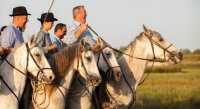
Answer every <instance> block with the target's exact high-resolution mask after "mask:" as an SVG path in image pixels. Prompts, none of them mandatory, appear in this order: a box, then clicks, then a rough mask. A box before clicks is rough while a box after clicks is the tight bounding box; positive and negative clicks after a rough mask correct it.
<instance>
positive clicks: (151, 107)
mask: <svg viewBox="0 0 200 109" xmlns="http://www.w3.org/2000/svg"><path fill="white" fill-rule="evenodd" d="M191 63H192V64H191ZM176 66H177V67H179V68H181V71H178V72H169V71H168V70H166V71H167V72H165V70H163V72H162V73H160V72H156V73H155V72H153V73H151V74H150V76H149V77H148V78H147V79H146V81H145V82H144V83H143V84H142V85H140V86H139V87H138V89H137V94H136V95H137V101H136V105H135V108H134V109H200V55H195V56H193V55H187V56H184V60H183V61H182V62H181V63H180V64H178V65H175V66H174V68H176ZM164 69H165V68H164ZM145 75H146V74H145Z"/></svg>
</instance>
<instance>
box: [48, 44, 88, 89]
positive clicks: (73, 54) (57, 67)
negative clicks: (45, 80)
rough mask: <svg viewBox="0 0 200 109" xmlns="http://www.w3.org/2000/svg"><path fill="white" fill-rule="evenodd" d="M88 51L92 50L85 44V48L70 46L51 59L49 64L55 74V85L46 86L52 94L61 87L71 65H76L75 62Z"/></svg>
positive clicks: (76, 45)
mask: <svg viewBox="0 0 200 109" xmlns="http://www.w3.org/2000/svg"><path fill="white" fill-rule="evenodd" d="M88 50H91V47H90V45H89V44H88V43H85V45H84V46H83V47H81V46H80V43H75V44H70V45H69V46H67V47H65V48H64V49H62V50H60V51H59V52H57V53H55V54H54V55H52V56H51V57H50V59H49V64H50V66H51V68H52V70H53V72H54V74H55V79H54V81H53V83H52V84H51V85H48V86H47V85H46V86H47V88H49V91H50V93H52V92H53V91H54V89H55V87H56V86H58V85H59V83H60V80H62V78H63V77H64V76H65V75H66V73H67V72H68V70H69V69H70V67H71V65H73V64H74V60H75V59H79V57H80V56H81V53H82V52H83V51H88Z"/></svg>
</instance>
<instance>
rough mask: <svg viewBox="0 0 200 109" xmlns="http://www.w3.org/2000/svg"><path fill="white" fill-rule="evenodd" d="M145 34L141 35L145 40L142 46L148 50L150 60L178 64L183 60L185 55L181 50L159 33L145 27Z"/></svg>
mask: <svg viewBox="0 0 200 109" xmlns="http://www.w3.org/2000/svg"><path fill="white" fill-rule="evenodd" d="M143 27H144V32H143V33H142V34H141V36H142V39H143V40H144V41H143V42H144V43H142V44H141V45H142V46H145V48H147V52H146V54H147V56H148V58H150V59H152V60H155V61H161V62H164V61H168V60H170V61H173V62H174V63H178V62H180V61H181V60H182V59H183V53H182V52H181V51H180V49H177V48H176V47H175V46H173V45H172V43H170V42H168V41H167V40H165V39H163V38H162V37H161V35H160V34H159V33H158V32H155V31H151V30H149V29H147V28H146V27H145V26H143Z"/></svg>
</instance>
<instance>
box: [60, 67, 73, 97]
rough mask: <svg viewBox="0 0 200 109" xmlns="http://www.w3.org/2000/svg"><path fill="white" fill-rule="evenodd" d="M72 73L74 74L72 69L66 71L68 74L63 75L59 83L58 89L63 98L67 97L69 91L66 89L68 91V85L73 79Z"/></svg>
mask: <svg viewBox="0 0 200 109" xmlns="http://www.w3.org/2000/svg"><path fill="white" fill-rule="evenodd" d="M74 73H75V72H74V69H73V68H70V69H69V70H68V72H66V73H65V77H64V78H63V79H62V80H61V81H60V86H59V88H60V90H61V91H62V92H63V94H64V95H65V97H66V95H67V93H68V91H69V90H68V89H69V87H70V85H71V83H72V79H73V78H74Z"/></svg>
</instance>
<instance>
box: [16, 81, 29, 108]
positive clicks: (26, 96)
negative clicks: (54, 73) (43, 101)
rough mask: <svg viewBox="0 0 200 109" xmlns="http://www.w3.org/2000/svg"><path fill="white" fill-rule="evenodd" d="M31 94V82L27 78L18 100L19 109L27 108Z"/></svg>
mask: <svg viewBox="0 0 200 109" xmlns="http://www.w3.org/2000/svg"><path fill="white" fill-rule="evenodd" d="M31 95H32V87H31V82H30V80H29V79H27V81H26V86H25V89H24V93H23V94H22V98H21V100H20V104H19V109H28V107H29V104H30V102H31V99H32V96H31Z"/></svg>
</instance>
